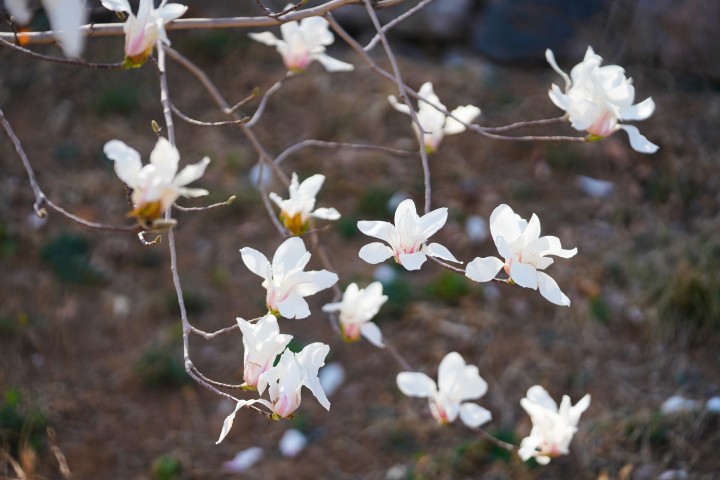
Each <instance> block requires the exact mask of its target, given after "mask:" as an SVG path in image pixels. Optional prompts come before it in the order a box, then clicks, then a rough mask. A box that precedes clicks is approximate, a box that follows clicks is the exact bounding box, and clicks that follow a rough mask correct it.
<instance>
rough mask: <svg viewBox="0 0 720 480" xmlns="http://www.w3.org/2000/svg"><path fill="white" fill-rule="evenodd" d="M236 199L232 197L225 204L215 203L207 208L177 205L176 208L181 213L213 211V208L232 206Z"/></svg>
mask: <svg viewBox="0 0 720 480" xmlns="http://www.w3.org/2000/svg"><path fill="white" fill-rule="evenodd" d="M236 198H237V197H236V196H235V195H232V196H230V198H228V199H227V200H225V201H224V202H219V203H213V204H212V205H207V206H205V207H182V206H180V205H178V204H177V203H176V204H175V208H177V209H178V210H180V211H181V212H204V211H206V210H211V209H213V208H218V207H227V206H228V205H230V204H232V203H233V202H234V201H235V199H236Z"/></svg>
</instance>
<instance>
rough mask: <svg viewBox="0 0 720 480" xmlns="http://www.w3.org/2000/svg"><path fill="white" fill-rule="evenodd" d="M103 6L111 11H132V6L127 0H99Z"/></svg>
mask: <svg viewBox="0 0 720 480" xmlns="http://www.w3.org/2000/svg"><path fill="white" fill-rule="evenodd" d="M100 3H102V5H103V7H105V8H107V9H108V10H112V11H113V12H125V13H132V8H130V4H129V3H128V1H127V0H101V2H100Z"/></svg>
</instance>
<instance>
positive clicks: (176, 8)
mask: <svg viewBox="0 0 720 480" xmlns="http://www.w3.org/2000/svg"><path fill="white" fill-rule="evenodd" d="M187 9H188V7H186V6H185V5H180V4H179V3H168V4H165V5H163V6H162V7H160V8H158V9H156V10H155V14H156V15H157V16H158V17H160V18H161V19H162V22H163V23H169V22H172V21H173V20H175V19H178V18H180V17H182V16H183V15H185V12H187Z"/></svg>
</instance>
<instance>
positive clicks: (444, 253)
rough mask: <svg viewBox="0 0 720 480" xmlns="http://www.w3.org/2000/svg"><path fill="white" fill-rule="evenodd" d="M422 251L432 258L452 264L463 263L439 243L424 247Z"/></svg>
mask: <svg viewBox="0 0 720 480" xmlns="http://www.w3.org/2000/svg"><path fill="white" fill-rule="evenodd" d="M422 251H423V252H425V253H426V254H428V255H430V256H431V257H437V258H442V259H443V260H448V261H451V262H456V263H462V262H461V261H460V260H458V259H457V258H455V256H454V255H453V254H452V253H450V250H448V249H447V248H445V247H444V246H443V245H440V244H439V243H431V244H430V245H427V246H424V247H423V249H422Z"/></svg>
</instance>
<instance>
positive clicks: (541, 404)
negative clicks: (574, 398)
mask: <svg viewBox="0 0 720 480" xmlns="http://www.w3.org/2000/svg"><path fill="white" fill-rule="evenodd" d="M520 405H522V407H523V408H524V409H525V411H526V412H527V413H528V415H530V420H532V424H533V427H532V430H531V431H530V436H528V437H525V438H523V440H522V442H521V443H520V448H519V449H518V455H520V458H522V459H523V461H527V460H528V459H529V458H531V457H534V458H535V460H536V461H537V462H538V463H540V464H542V465H546V464H548V463H549V462H550V458H552V457H556V456H558V455H567V453H568V448H569V447H570V441H571V440H572V438H573V435H575V432H577V424H578V421H579V420H580V415H582V413H583V412H584V411H585V410H587V408H588V407H589V406H590V395H589V394H588V395H585V396H584V397H583V398H581V399H580V401H579V402H578V403H576V404H575V406H572V404H571V403H570V397H568V396H567V395H563V398H562V401H561V402H560V408H558V406H557V404H556V403H555V400H553V399H552V398H551V397H550V395H549V394H548V392H547V391H546V390H545V389H544V388H543V387H541V386H540V385H535V386H533V387H530V389H529V390H528V391H527V398H523V399H522V400H520Z"/></svg>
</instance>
